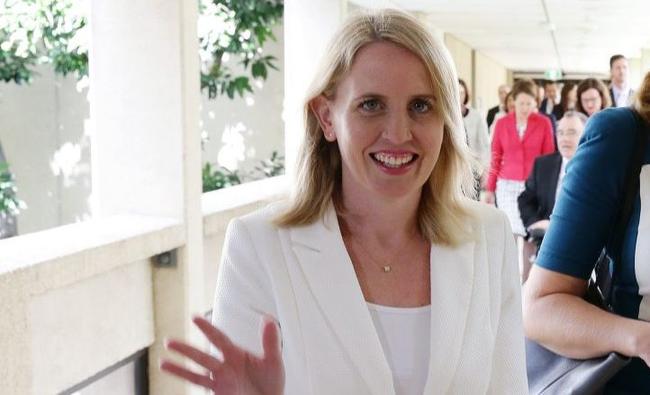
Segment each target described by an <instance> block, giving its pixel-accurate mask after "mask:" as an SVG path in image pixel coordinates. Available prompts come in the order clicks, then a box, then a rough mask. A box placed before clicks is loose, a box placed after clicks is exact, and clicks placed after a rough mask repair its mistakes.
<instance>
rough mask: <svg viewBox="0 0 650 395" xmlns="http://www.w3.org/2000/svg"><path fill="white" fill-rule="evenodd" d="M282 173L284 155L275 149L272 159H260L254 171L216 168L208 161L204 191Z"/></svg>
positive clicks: (205, 170)
mask: <svg viewBox="0 0 650 395" xmlns="http://www.w3.org/2000/svg"><path fill="white" fill-rule="evenodd" d="M281 174H284V157H283V156H281V155H278V152H277V151H273V152H272V153H271V158H270V159H266V160H262V161H260V163H259V164H258V165H257V166H255V168H254V170H253V171H252V172H249V173H246V174H240V173H239V172H238V171H237V170H234V171H231V170H229V169H226V168H225V167H216V168H214V167H213V166H212V165H211V164H210V163H206V164H205V165H203V192H210V191H214V190H217V189H221V188H227V187H231V186H233V185H238V184H241V183H244V182H249V181H254V180H259V179H262V178H265V177H275V176H279V175H281Z"/></svg>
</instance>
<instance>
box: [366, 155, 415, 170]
mask: <svg viewBox="0 0 650 395" xmlns="http://www.w3.org/2000/svg"><path fill="white" fill-rule="evenodd" d="M373 157H374V158H375V159H376V160H378V161H380V162H382V163H383V164H384V165H385V166H388V167H400V166H402V165H403V164H405V163H409V162H410V161H412V160H413V154H405V155H399V156H395V155H389V154H385V153H378V154H373Z"/></svg>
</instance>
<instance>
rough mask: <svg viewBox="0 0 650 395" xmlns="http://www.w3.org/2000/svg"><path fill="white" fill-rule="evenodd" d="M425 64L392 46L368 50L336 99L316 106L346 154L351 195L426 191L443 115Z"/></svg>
mask: <svg viewBox="0 0 650 395" xmlns="http://www.w3.org/2000/svg"><path fill="white" fill-rule="evenodd" d="M435 100H436V98H435V97H434V93H433V89H432V86H431V80H430V77H429V73H428V71H427V68H426V66H425V65H424V63H423V62H422V61H421V60H420V58H418V57H417V56H416V55H414V54H413V53H412V52H410V51H409V50H407V49H404V48H402V47H400V46H397V45H395V44H392V43H388V42H385V41H379V42H375V43H371V44H368V45H366V46H364V47H362V48H361V49H360V50H359V51H358V52H357V54H356V56H355V58H354V61H353V63H352V66H351V68H350V71H349V72H348V73H347V74H346V75H345V76H344V77H343V78H342V79H341V81H340V82H339V84H338V86H337V88H336V92H335V93H334V97H331V98H325V97H323V96H320V97H318V98H316V99H314V101H313V102H312V110H313V111H314V112H315V113H316V115H317V116H318V118H319V121H320V123H321V127H322V128H323V131H324V133H325V138H326V139H327V140H328V141H330V142H336V143H337V144H338V147H339V151H340V152H341V159H342V176H343V185H342V187H343V194H344V195H345V196H346V197H351V196H350V195H353V196H358V197H361V198H373V197H375V196H385V197H392V198H395V197H402V196H412V194H418V196H419V194H420V192H421V189H422V186H423V185H424V183H425V182H426V181H427V180H428V178H429V176H430V175H431V172H432V171H433V168H434V166H435V164H436V162H437V160H438V156H439V154H440V147H441V144H442V140H443V128H444V124H443V117H442V116H441V115H440V114H438V111H437V110H436V105H435Z"/></svg>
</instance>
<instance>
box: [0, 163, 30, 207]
mask: <svg viewBox="0 0 650 395" xmlns="http://www.w3.org/2000/svg"><path fill="white" fill-rule="evenodd" d="M16 192H17V188H16V183H15V181H14V176H13V174H11V172H10V171H9V165H8V164H6V163H0V213H7V214H11V215H17V214H18V213H19V212H20V210H22V209H25V208H26V207H27V206H26V205H25V203H24V202H23V201H21V200H18V198H17V197H16Z"/></svg>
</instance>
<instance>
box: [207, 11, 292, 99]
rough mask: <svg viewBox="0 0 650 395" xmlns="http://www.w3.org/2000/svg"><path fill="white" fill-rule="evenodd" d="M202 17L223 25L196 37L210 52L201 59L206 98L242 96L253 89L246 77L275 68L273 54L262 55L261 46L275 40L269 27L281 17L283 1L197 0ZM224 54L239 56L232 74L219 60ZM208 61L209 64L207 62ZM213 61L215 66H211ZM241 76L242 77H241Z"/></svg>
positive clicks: (263, 75)
mask: <svg viewBox="0 0 650 395" xmlns="http://www.w3.org/2000/svg"><path fill="white" fill-rule="evenodd" d="M200 4H201V6H200V7H199V8H200V9H201V10H202V13H203V17H205V18H211V20H219V21H221V24H222V25H223V26H225V27H232V28H231V29H228V28H225V29H217V30H219V32H220V33H219V34H218V35H216V36H211V37H205V38H201V39H200V46H201V52H202V53H212V54H213V56H212V59H208V60H205V61H204V64H203V67H202V69H204V70H208V71H207V72H203V73H202V74H201V89H202V90H207V92H208V97H209V98H210V99H213V98H216V97H218V96H219V95H222V94H224V93H225V94H226V95H227V96H228V97H229V98H230V99H233V98H234V96H235V94H237V95H239V96H240V97H243V95H244V93H245V92H251V93H252V92H253V90H252V88H251V82H250V79H251V78H252V79H262V80H266V79H267V78H268V75H269V71H268V69H269V68H271V69H274V70H278V68H277V66H276V65H275V61H276V60H277V59H276V58H275V57H273V56H264V55H263V51H262V48H263V46H264V44H265V43H266V42H267V41H268V40H269V39H271V40H275V39H276V38H275V36H274V35H273V31H272V28H273V26H274V25H275V24H277V23H278V21H280V20H281V19H282V15H283V12H284V5H283V2H282V1H281V0H201V3H200ZM224 55H227V56H228V58H230V56H234V57H237V58H239V59H240V60H239V63H238V64H239V65H241V66H242V67H243V69H244V70H243V72H240V73H238V75H237V76H233V74H234V71H233V69H232V68H231V67H230V66H229V64H227V62H225V61H223V59H224ZM210 63H211V64H210ZM215 64H216V65H217V67H216V68H215V67H214V66H215ZM249 73H250V74H249ZM244 79H245V80H244Z"/></svg>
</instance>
